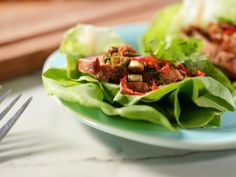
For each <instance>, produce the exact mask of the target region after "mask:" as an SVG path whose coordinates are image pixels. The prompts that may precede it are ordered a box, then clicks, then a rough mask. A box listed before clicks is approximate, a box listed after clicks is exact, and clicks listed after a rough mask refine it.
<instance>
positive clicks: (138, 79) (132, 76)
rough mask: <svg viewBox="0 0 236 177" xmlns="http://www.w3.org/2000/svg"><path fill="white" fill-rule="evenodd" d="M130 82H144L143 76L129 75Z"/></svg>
mask: <svg viewBox="0 0 236 177" xmlns="http://www.w3.org/2000/svg"><path fill="white" fill-rule="evenodd" d="M128 81H130V82H135V81H140V82H142V81H143V76H142V75H140V74H129V75H128Z"/></svg>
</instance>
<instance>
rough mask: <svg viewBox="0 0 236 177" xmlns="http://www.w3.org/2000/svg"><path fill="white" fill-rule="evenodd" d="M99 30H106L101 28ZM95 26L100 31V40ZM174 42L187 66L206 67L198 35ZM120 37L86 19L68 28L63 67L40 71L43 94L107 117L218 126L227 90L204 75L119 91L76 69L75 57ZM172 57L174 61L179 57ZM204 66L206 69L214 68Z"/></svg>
mask: <svg viewBox="0 0 236 177" xmlns="http://www.w3.org/2000/svg"><path fill="white" fill-rule="evenodd" d="M81 29H83V30H81ZM87 29H88V30H87ZM91 29H92V30H91ZM104 31H106V34H105V33H103V32H104ZM100 32H102V34H104V35H105V37H104V40H105V41H103V39H102V35H101V33H100ZM85 34H86V35H85ZM90 35H93V40H90V42H91V43H89V42H88V41H87V37H86V36H90ZM84 37H86V38H84ZM176 42H177V43H178V42H181V45H182V47H184V48H185V49H183V48H182V47H180V48H179V49H178V54H179V56H183V57H182V58H184V61H185V62H186V67H188V68H189V70H194V69H196V68H200V69H202V70H203V69H204V68H205V67H208V62H207V60H206V59H205V58H204V57H201V56H198V55H197V49H196V48H198V45H199V42H198V41H196V40H193V41H191V42H186V41H181V39H179V40H178V41H176ZM122 43H123V42H122V40H121V39H120V38H119V37H118V36H117V35H116V34H115V33H114V32H113V31H112V29H110V28H102V31H101V29H100V28H99V27H92V26H86V25H78V26H77V27H75V28H72V29H71V30H69V31H68V32H67V33H66V35H65V36H64V39H63V41H62V43H61V48H60V50H61V52H62V53H63V54H64V55H65V57H66V58H67V68H48V69H47V70H46V71H44V72H43V75H42V78H43V83H44V87H45V90H46V91H47V93H48V94H49V95H54V96H57V97H59V98H61V99H63V100H66V101H70V102H75V103H79V104H81V105H84V106H87V107H91V108H100V109H101V111H102V112H104V113H105V114H107V115H110V116H111V118H112V116H114V115H118V116H120V118H127V119H131V120H139V121H148V122H150V123H154V124H158V125H161V126H163V127H165V128H167V129H169V130H176V128H178V127H180V128H198V127H217V126H220V123H221V115H222V113H223V112H225V111H234V110H235V108H234V101H233V97H232V95H231V93H230V91H229V90H228V89H227V88H226V87H225V86H224V85H223V84H221V83H220V82H218V81H217V80H215V79H213V78H211V77H209V76H207V77H189V78H185V79H184V80H182V81H179V82H174V83H170V84H166V85H163V86H162V87H160V88H158V89H155V90H153V91H150V92H147V93H145V94H142V95H129V94H125V93H123V92H122V90H121V86H120V85H119V84H114V83H109V82H105V81H100V80H98V79H96V78H94V77H93V76H91V75H88V74H84V73H82V72H79V71H78V70H77V69H76V63H77V62H78V60H80V58H81V57H87V56H91V55H101V54H102V53H103V50H104V49H106V48H107V47H108V46H110V47H111V46H117V45H121V44H122ZM90 45H91V47H92V48H93V50H91V49H90ZM163 45H166V44H165V43H163ZM177 46H179V45H177ZM87 47H88V48H87ZM169 47H170V49H173V48H175V49H176V44H175V43H172V44H170V46H169ZM164 48H165V47H164ZM186 48H187V49H188V50H186ZM94 49H97V50H94ZM157 55H160V56H163V57H171V55H173V54H171V50H170V51H168V52H164V51H163V49H161V48H160V50H159V51H158V52H157ZM199 57H201V60H197V62H195V60H196V59H194V58H199ZM177 58H178V57H176V62H180V61H177ZM181 60H182V59H181ZM181 62H182V61H181ZM208 70H209V73H211V72H213V71H214V70H215V68H214V67H212V68H210V69H208ZM210 70H211V71H210ZM116 118H117V116H116Z"/></svg>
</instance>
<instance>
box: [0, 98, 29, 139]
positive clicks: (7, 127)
mask: <svg viewBox="0 0 236 177" xmlns="http://www.w3.org/2000/svg"><path fill="white" fill-rule="evenodd" d="M32 98H33V97H30V98H29V99H28V100H27V101H26V102H25V103H24V104H23V105H22V106H21V107H20V108H19V109H18V110H17V112H16V113H15V114H14V115H13V116H12V117H11V118H10V119H9V120H8V121H7V122H6V123H5V124H4V125H3V127H2V128H1V129H0V141H1V140H2V139H3V138H4V136H5V135H6V134H7V133H8V131H9V130H10V129H11V128H12V126H13V125H14V124H15V123H16V121H17V119H18V118H19V117H20V115H21V114H22V113H23V112H24V110H25V109H26V108H27V106H28V105H29V103H30V102H31V100H32Z"/></svg>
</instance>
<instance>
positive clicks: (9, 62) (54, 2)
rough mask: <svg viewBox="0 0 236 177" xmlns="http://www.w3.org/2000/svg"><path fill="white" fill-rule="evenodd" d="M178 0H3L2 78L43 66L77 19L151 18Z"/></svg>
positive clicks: (117, 21) (0, 7)
mask: <svg viewBox="0 0 236 177" xmlns="http://www.w3.org/2000/svg"><path fill="white" fill-rule="evenodd" d="M177 1H178V0H116V1H115V0H37V1H36V0H1V1H0V17H1V18H0V81H4V80H8V79H12V78H15V77H18V76H20V75H23V74H26V73H30V72H32V71H35V70H39V69H41V67H42V65H43V63H44V61H45V59H46V58H47V56H48V55H50V53H52V52H53V51H54V50H56V49H57V48H58V46H59V44H60V41H61V39H62V35H63V33H64V32H65V31H66V30H67V29H68V28H70V27H72V26H74V25H76V24H77V23H89V24H94V25H100V26H114V25H119V24H127V23H139V22H146V21H150V20H151V18H152V17H153V15H154V14H155V12H156V11H158V9H160V8H162V7H164V6H166V5H168V4H171V3H175V2H177Z"/></svg>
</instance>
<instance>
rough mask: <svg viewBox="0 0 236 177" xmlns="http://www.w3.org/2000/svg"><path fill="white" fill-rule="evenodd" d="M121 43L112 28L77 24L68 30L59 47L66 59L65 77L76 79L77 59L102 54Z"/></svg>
mask: <svg viewBox="0 0 236 177" xmlns="http://www.w3.org/2000/svg"><path fill="white" fill-rule="evenodd" d="M122 43H123V42H122V40H121V38H120V37H119V36H118V35H117V34H116V33H115V32H114V30H113V29H112V28H106V27H95V26H92V25H84V24H78V25H77V26H75V27H73V28H71V29H69V30H68V31H67V32H66V33H65V34H64V38H63V41H62V43H61V46H60V51H61V53H62V54H64V55H65V56H66V59H67V77H68V78H77V77H78V71H77V70H76V64H77V60H78V59H79V58H82V57H85V56H93V55H99V54H102V53H103V52H104V50H105V49H106V48H108V47H110V46H113V45H114V46H117V45H120V44H122Z"/></svg>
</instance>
